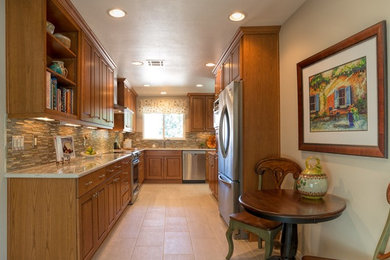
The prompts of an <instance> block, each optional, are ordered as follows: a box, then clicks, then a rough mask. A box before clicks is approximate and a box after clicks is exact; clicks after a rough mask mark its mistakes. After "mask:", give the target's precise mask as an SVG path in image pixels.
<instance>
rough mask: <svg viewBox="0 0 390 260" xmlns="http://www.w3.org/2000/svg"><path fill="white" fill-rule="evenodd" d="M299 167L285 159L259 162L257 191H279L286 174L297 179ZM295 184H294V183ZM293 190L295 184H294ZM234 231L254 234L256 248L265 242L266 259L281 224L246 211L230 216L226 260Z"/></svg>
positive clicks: (229, 255)
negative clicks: (256, 241)
mask: <svg viewBox="0 0 390 260" xmlns="http://www.w3.org/2000/svg"><path fill="white" fill-rule="evenodd" d="M300 172H301V167H299V165H298V164H296V163H295V162H293V161H291V160H289V159H285V158H268V159H264V160H261V161H259V162H258V163H257V164H256V167H255V173H256V174H258V175H259V185H258V189H259V190H266V189H280V186H281V185H282V183H283V180H284V179H285V177H286V176H287V174H289V173H291V174H292V175H293V178H294V179H295V180H296V179H298V176H299V173H300ZM294 183H296V182H294ZM294 188H295V184H294ZM236 229H243V230H246V231H249V232H251V233H254V234H256V235H257V236H258V237H259V241H258V247H259V248H261V247H262V240H264V241H265V254H264V257H265V259H267V258H268V257H270V256H271V254H272V250H273V245H274V239H275V236H276V235H277V234H278V233H279V231H280V230H281V229H282V224H281V223H280V222H277V221H271V220H267V219H263V218H259V217H256V216H254V215H252V214H250V213H248V212H246V211H243V212H239V213H234V214H231V215H230V221H229V227H228V230H227V231H226V239H227V241H228V244H229V252H228V254H227V256H226V259H230V258H231V257H232V254H233V250H234V244H233V238H232V236H233V232H234V230H236Z"/></svg>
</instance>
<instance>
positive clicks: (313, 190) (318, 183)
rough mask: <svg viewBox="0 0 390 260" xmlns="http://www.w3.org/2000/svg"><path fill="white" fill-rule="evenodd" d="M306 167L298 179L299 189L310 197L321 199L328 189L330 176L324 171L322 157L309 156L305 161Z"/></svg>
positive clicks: (303, 194) (304, 195)
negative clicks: (321, 162)
mask: <svg viewBox="0 0 390 260" xmlns="http://www.w3.org/2000/svg"><path fill="white" fill-rule="evenodd" d="M305 164H306V169H305V170H303V171H302V172H301V174H300V175H299V177H298V180H297V190H298V192H299V193H301V194H302V196H303V197H305V198H308V199H320V198H322V197H323V196H324V195H325V194H326V191H327V190H328V178H327V176H326V174H325V173H323V172H322V167H321V164H320V159H318V158H317V157H308V158H307V159H306V161H305Z"/></svg>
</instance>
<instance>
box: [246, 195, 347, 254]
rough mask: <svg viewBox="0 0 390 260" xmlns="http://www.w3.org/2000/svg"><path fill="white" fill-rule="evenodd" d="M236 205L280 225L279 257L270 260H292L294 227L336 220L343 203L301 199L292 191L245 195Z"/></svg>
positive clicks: (329, 199)
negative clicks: (281, 228) (281, 226)
mask: <svg viewBox="0 0 390 260" xmlns="http://www.w3.org/2000/svg"><path fill="white" fill-rule="evenodd" d="M239 201H240V203H241V205H242V206H243V207H244V208H245V209H246V210H247V211H248V212H250V213H252V214H253V215H255V216H258V217H261V218H265V219H269V220H275V221H280V222H282V223H283V231H282V241H281V243H282V245H281V249H280V254H281V256H273V257H271V258H270V259H283V260H285V259H295V255H296V253H297V246H298V234H297V224H305V223H318V222H324V221H329V220H332V219H335V218H337V217H338V216H340V215H341V213H342V212H343V211H344V209H345V207H346V204H345V200H344V199H342V198H340V197H337V196H334V195H331V194H327V195H326V196H325V197H323V198H322V199H317V200H312V199H306V198H303V197H302V196H301V195H300V194H299V193H298V192H297V191H295V190H262V191H254V192H244V193H243V194H242V195H241V196H240V198H239Z"/></svg>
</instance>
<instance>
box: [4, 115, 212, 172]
mask: <svg viewBox="0 0 390 260" xmlns="http://www.w3.org/2000/svg"><path fill="white" fill-rule="evenodd" d="M212 134H214V133H213V132H200V133H191V132H187V133H185V137H186V138H185V140H168V141H166V143H165V147H166V148H207V147H206V140H207V138H208V137H209V136H210V135H212ZM13 135H14V136H23V137H24V149H23V150H15V151H13V150H12V136H13ZM58 135H60V136H73V139H74V145H75V151H76V156H80V153H81V152H83V151H84V150H85V149H86V147H88V146H92V147H93V148H94V149H95V150H97V151H98V152H101V153H106V152H112V151H113V148H114V142H116V141H117V142H118V143H119V144H121V145H122V143H123V140H124V138H130V139H132V141H133V142H132V144H133V147H136V148H140V149H142V148H153V147H155V148H162V147H163V146H164V142H163V141H160V140H143V138H142V133H141V132H137V133H133V134H123V133H120V132H114V131H111V130H91V129H88V128H85V127H70V126H64V125H61V124H60V123H59V122H57V121H55V122H44V121H39V120H33V119H25V120H20V119H8V120H7V171H9V172H10V171H14V170H20V169H25V168H29V167H34V166H38V165H42V164H47V163H52V162H55V161H56V154H55V148H54V139H53V137H54V136H58ZM35 136H36V137H37V138H38V139H37V140H38V143H37V146H36V147H34V146H33V143H34V137H35Z"/></svg>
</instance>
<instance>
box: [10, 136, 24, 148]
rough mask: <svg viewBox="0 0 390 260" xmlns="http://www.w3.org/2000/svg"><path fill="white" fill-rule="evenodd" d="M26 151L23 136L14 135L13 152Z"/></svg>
mask: <svg viewBox="0 0 390 260" xmlns="http://www.w3.org/2000/svg"><path fill="white" fill-rule="evenodd" d="M23 149H24V136H23V135H13V136H12V150H13V151H18V150H23Z"/></svg>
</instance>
